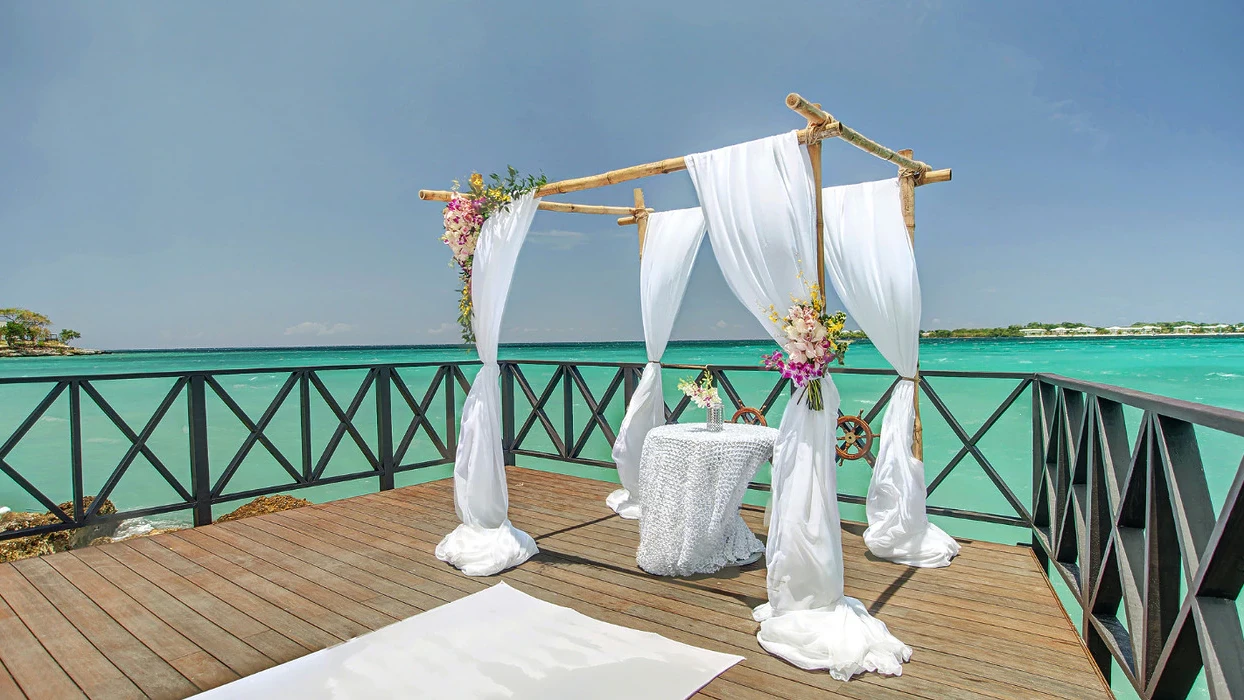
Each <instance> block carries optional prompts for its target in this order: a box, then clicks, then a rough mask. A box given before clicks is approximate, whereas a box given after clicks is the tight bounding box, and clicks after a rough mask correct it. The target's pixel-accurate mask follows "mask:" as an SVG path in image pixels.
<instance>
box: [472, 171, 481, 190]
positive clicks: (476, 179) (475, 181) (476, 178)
mask: <svg viewBox="0 0 1244 700" xmlns="http://www.w3.org/2000/svg"><path fill="white" fill-rule="evenodd" d="M483 186H484V176H483V175H480V174H479V173H471V187H472V188H473V189H479V188H481V187H483Z"/></svg>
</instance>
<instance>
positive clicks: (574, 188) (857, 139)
mask: <svg viewBox="0 0 1244 700" xmlns="http://www.w3.org/2000/svg"><path fill="white" fill-rule="evenodd" d="M786 104H787V106H789V107H790V108H791V109H793V110H795V111H796V112H799V113H800V114H803V115H804V116H806V117H809V121H810V122H814V123H815V126H808V127H807V128H805V129H800V130H799V143H801V144H804V145H807V144H809V143H818V142H820V141H823V140H825V139H829V138H835V137H840V138H843V139H845V140H846V141H847V142H848V143H850V144H852V145H854V146H856V147H857V148H861V149H863V150H865V151H868V152H869V153H872V154H873V155H876V156H878V157H880V158H884V159H885V160H888V161H890V162H892V163H895V164H897V165H900V166H902V167H905V168H908V169H910V170H912V171H913V172H916V173H918V175H917V177H916V181H915V184H916V186H920V185H925V184H931V183H934V182H948V181H949V180H950V178H951V171H950V170H949V169H945V170H933V169H931V168H930V167H929V165H928V164H927V163H921V162H920V161H913V160H911V159H910V158H907V157H905V156H902V155H900V154H899V153H897V152H895V151H891V150H890V149H888V148H886V147H885V146H882V145H881V144H879V143H877V142H876V141H873V140H872V139H870V138H868V137H866V136H864V135H863V134H860V133H859V132H858V131H855V130H854V129H849V128H848V127H846V126H843V125H842V123H841V122H839V121H838V120H836V119H834V118H833V115H831V114H829V113H828V112H826V111H825V110H823V109H821V108H820V107H817V106H816V105H814V104H812V103H810V102H808V101H807V100H805V99H804V98H803V97H801V96H799V95H798V94H796V93H793V92H792V93H791V94H790V95H787V97H786ZM809 115H810V116H809ZM686 169H687V159H686V156H679V157H677V158H666V159H665V160H658V161H654V162H652V163H643V164H641V165H632V166H631V167H629V168H622V169H620V170H610V171H609V172H606V173H600V174H599V175H589V176H587V177H578V178H573V179H570V180H559V181H557V182H550V183H548V184H547V185H544V186H543V187H541V188H540V189H538V190H536V196H537V197H546V196H548V195H551V194H566V193H568V192H580V191H582V190H591V189H596V188H598V187H607V186H609V185H616V184H619V183H623V182H630V181H631V180H638V179H640V178H645V177H651V176H653V175H662V174H665V173H676V172H679V171H681V170H686ZM435 192H436V191H435V190H420V191H419V196H420V198H421V199H435V197H431V196H426V197H425V196H424V194H425V193H427V194H432V193H435ZM545 204H554V203H551V202H542V203H541V205H540V208H541V209H545V208H548V209H550V210H552V211H585V209H584V208H586V207H587V206H588V205H578V204H575V205H563V204H554V207H568V208H554V207H545ZM591 209H593V210H603V209H605V207H591ZM614 209H618V207H615V208H614ZM585 213H586V211H585ZM592 213H602V214H603V213H605V212H604V211H593V212H592ZM614 213H619V214H630V212H629V211H625V212H614ZM618 223H619V224H621V225H627V224H629V223H633V222H629V221H628V222H626V223H623V222H622V221H619V222H618Z"/></svg>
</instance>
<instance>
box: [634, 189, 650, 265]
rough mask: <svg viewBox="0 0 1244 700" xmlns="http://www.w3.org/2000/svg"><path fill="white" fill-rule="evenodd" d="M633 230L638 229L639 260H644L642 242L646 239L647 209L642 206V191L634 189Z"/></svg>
mask: <svg viewBox="0 0 1244 700" xmlns="http://www.w3.org/2000/svg"><path fill="white" fill-rule="evenodd" d="M634 194H635V213H634V214H632V215H631V218H633V219H635V228H637V229H639V259H640V260H643V259H644V241H645V240H646V239H647V238H648V208H647V207H645V206H644V191H643V190H642V189H640V188H638V187H636V188H635V193H634Z"/></svg>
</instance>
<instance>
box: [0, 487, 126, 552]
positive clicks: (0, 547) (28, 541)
mask: <svg viewBox="0 0 1244 700" xmlns="http://www.w3.org/2000/svg"><path fill="white" fill-rule="evenodd" d="M94 501H95V499H94V498H92V497H90V496H87V497H85V498H83V499H82V510H83V511H86V510H87V509H88V508H90V507H91V503H93V502H94ZM57 508H60V510H61V512H63V513H65V514H66V515H70V516H72V515H73V501H66V502H64V503H61V504H59V505H58V506H57ZM116 512H117V507H116V506H115V505H113V504H112V501H107V500H105V501H104V502H103V503H101V504H100V506H99V514H100V515H112V514H113V513H116ZM59 522H61V519H60V518H59V517H58V516H57V515H56V514H55V513H54V512H53V511H48V512H46V513H14V512H12V511H8V510H7V509H6V512H4V513H0V532H14V531H16V530H27V529H30V528H35V527H40V526H43V525H54V524H56V523H59ZM116 529H117V523H115V522H110V523H99V524H93V525H89V526H87V527H83V528H78V529H76V530H59V531H57V532H48V533H44V534H41V535H28V536H26V537H15V538H13V539H11V540H4V541H0V562H6V561H16V560H18V559H26V558H27V557H37V556H40V555H43V554H52V553H54V552H64V551H66V550H68V549H73V548H74V547H81V546H83V545H85V544H86V543H88V542H90V541H92V540H94V539H96V538H99V537H108V536H110V535H111V534H112V533H113V532H114V531H115V530H116Z"/></svg>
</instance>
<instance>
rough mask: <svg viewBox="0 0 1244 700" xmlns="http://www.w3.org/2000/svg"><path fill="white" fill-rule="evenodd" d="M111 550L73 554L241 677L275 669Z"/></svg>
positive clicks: (261, 655) (83, 550)
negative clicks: (124, 562)
mask: <svg viewBox="0 0 1244 700" xmlns="http://www.w3.org/2000/svg"><path fill="white" fill-rule="evenodd" d="M110 549H113V547H112V546H111V545H109V546H104V547H88V548H86V549H78V550H74V551H73V552H70V554H71V555H72V556H74V557H75V558H77V559H80V560H81V561H82V562H83V563H84V564H86V565H87V566H90V567H91V568H92V569H94V570H95V571H96V572H97V573H99V574H100V575H101V576H103V577H104V578H106V579H108V580H109V581H113V582H114V583H116V584H117V586H119V587H120V588H121V590H123V591H125V592H126V593H127V594H129V596H130V597H132V598H133V599H134V600H135V601H137V602H138V603H140V604H142V606H143V607H144V608H146V609H147V610H149V611H150V612H151V613H152V614H153V615H155V616H156V617H158V618H160V620H161V621H163V622H164V623H165V624H167V625H169V626H170V627H172V628H173V629H175V630H177V631H178V632H179V633H180V634H182V635H183V636H185V637H186V639H188V640H190V641H191V642H193V643H194V644H195V645H196V646H198V647H199V648H200V649H203V650H204V651H206V652H208V653H209V654H211V655H212V656H213V657H215V658H216V659H217V660H218V661H220V662H221V663H222V664H224V665H226V666H228V667H229V668H230V669H231V670H232V671H233V672H234V673H236V674H238V675H239V676H249V675H250V674H252V673H257V672H259V671H262V670H263V669H265V668H269V667H271V666H272V665H273V662H272V660H271V659H269V658H268V657H266V656H264V655H263V654H261V653H260V652H259V651H257V650H256V649H255V648H254V647H251V646H250V645H248V644H246V643H245V642H243V641H241V640H239V639H238V638H237V637H235V636H234V635H232V634H229V633H228V632H227V631H225V630H224V629H222V628H221V627H219V626H217V625H216V623H214V622H212V621H211V620H209V619H208V618H206V617H204V616H203V615H201V614H199V613H198V612H197V611H195V610H194V609H192V608H190V607H189V606H188V605H186V604H185V603H183V602H182V601H180V600H178V599H177V598H175V597H173V596H172V595H170V594H169V593H168V592H167V591H165V590H164V589H162V588H160V587H159V586H157V585H156V584H154V583H152V582H150V581H148V580H146V579H145V578H143V577H142V576H139V575H138V574H137V573H135V572H134V571H133V570H131V569H130V568H129V567H127V566H125V565H124V564H122V563H121V562H120V561H118V560H116V559H113V558H112V557H111V556H109V554H108V553H107V552H106V550H110Z"/></svg>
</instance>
